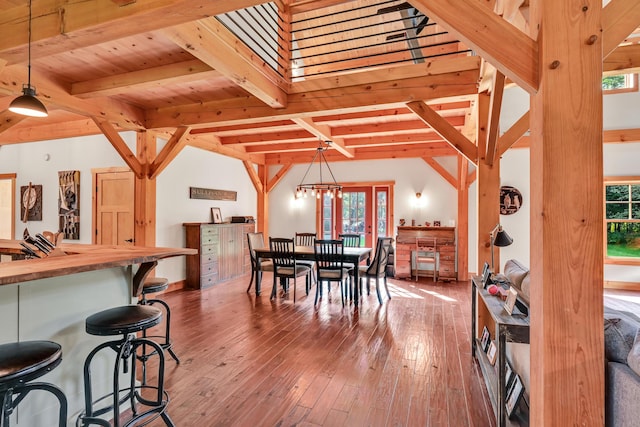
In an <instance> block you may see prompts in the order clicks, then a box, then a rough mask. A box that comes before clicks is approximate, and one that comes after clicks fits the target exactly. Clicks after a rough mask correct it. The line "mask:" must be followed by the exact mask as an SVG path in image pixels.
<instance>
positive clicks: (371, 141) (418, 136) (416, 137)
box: [345, 129, 449, 148]
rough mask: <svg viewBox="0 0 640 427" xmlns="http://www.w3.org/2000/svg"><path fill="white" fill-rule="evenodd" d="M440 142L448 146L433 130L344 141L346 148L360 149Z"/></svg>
mask: <svg viewBox="0 0 640 427" xmlns="http://www.w3.org/2000/svg"><path fill="white" fill-rule="evenodd" d="M434 142H441V143H442V144H444V145H447V146H448V145H449V143H448V142H445V141H444V140H443V139H442V137H441V136H440V135H438V134H437V133H436V132H435V131H434V130H433V129H429V131H428V132H420V133H413V134H407V135H393V136H370V137H363V138H348V139H345V144H346V145H347V147H352V148H360V147H374V146H377V145H400V144H424V143H429V144H431V143H434Z"/></svg>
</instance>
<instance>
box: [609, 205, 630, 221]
mask: <svg viewBox="0 0 640 427" xmlns="http://www.w3.org/2000/svg"><path fill="white" fill-rule="evenodd" d="M607 219H629V203H607Z"/></svg>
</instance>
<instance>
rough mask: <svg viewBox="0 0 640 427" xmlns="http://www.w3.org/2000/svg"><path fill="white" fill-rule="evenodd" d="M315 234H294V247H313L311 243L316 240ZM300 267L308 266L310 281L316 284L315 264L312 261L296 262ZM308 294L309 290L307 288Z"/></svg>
mask: <svg viewBox="0 0 640 427" xmlns="http://www.w3.org/2000/svg"><path fill="white" fill-rule="evenodd" d="M316 237H317V236H316V233H296V246H308V247H310V248H312V247H313V242H314V241H315V240H316ZM298 264H300V265H308V266H309V268H311V279H312V280H313V282H316V283H317V277H316V263H315V261H313V260H301V261H298ZM307 293H309V288H307Z"/></svg>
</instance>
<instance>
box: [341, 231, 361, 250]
mask: <svg viewBox="0 0 640 427" xmlns="http://www.w3.org/2000/svg"><path fill="white" fill-rule="evenodd" d="M338 237H340V239H342V241H343V242H344V247H345V248H361V247H362V243H361V236H360V234H358V233H342V234H340V235H339V236H338Z"/></svg>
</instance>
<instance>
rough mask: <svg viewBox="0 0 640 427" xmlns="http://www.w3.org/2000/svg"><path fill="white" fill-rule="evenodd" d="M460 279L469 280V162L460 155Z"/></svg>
mask: <svg viewBox="0 0 640 427" xmlns="http://www.w3.org/2000/svg"><path fill="white" fill-rule="evenodd" d="M457 157H458V221H457V222H458V229H457V230H456V231H457V234H458V280H469V222H470V221H469V184H468V182H467V177H468V174H469V162H468V161H467V159H465V158H464V157H463V156H461V155H458V156H457Z"/></svg>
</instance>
